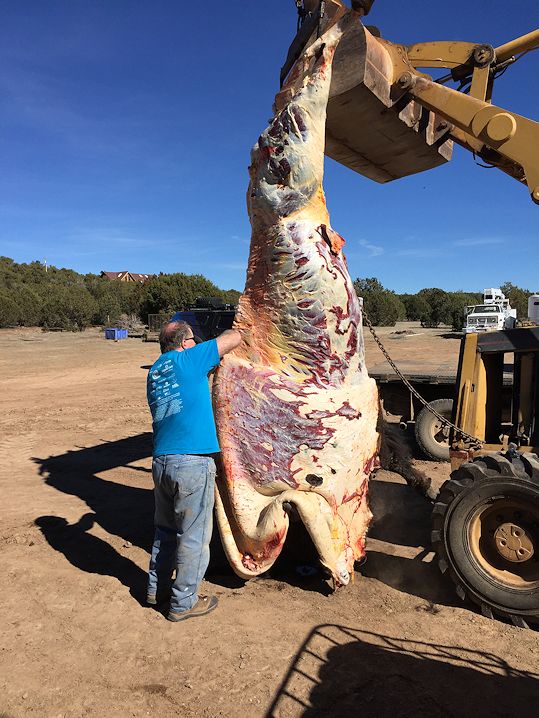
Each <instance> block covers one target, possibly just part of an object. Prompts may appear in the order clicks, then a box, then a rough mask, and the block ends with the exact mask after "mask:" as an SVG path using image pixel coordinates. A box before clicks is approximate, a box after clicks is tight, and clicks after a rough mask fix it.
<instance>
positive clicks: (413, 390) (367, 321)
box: [363, 307, 485, 445]
mask: <svg viewBox="0 0 539 718" xmlns="http://www.w3.org/2000/svg"><path fill="white" fill-rule="evenodd" d="M363 319H364V320H365V324H366V325H367V326H368V327H369V331H370V333H371V334H372V336H373V338H374V341H375V342H376V343H377V344H378V347H379V349H380V351H381V352H382V354H383V355H384V356H385V358H386V359H387V362H388V364H389V366H390V367H391V368H392V369H393V371H394V372H395V374H396V375H397V376H398V377H399V378H400V379H401V381H402V382H403V383H404V385H405V386H406V387H407V388H408V389H409V390H410V392H411V393H412V394H413V395H414V396H415V398H416V399H417V400H418V401H419V402H420V403H421V404H423V406H424V407H425V408H426V409H427V411H430V413H431V414H434V416H435V417H436V418H437V419H438V421H441V422H442V424H443V425H444V426H448V427H449V428H450V429H455V431H457V432H458V433H459V434H460V436H462V438H463V439H468V440H469V441H471V442H472V443H474V444H480V445H482V444H484V443H485V442H484V441H482V440H481V439H478V438H477V437H476V436H472V435H471V434H467V433H466V432H465V431H463V430H462V429H459V427H458V426H456V425H455V424H452V423H451V422H450V421H449V419H446V418H445V417H443V416H442V415H441V414H439V413H438V412H437V411H436V409H433V408H432V406H431V405H430V404H429V402H428V401H427V400H426V399H423V397H422V396H421V394H420V393H419V392H418V391H417V389H416V388H415V387H413V386H412V385H411V384H410V382H409V381H408V379H407V378H406V377H405V376H404V374H403V373H402V372H401V371H400V369H399V368H398V367H397V365H396V364H395V362H394V361H393V359H392V358H391V357H390V356H389V354H388V353H387V351H386V349H385V347H384V345H383V344H382V342H381V341H380V339H379V338H378V336H377V335H376V332H375V331H374V327H373V325H372V323H371V320H370V319H369V317H368V316H367V313H366V312H365V308H364V307H363Z"/></svg>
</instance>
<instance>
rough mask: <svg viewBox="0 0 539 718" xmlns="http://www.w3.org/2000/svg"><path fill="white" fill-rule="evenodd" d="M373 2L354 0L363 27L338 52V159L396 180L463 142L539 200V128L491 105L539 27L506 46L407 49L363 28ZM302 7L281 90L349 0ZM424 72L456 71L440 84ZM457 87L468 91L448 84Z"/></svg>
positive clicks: (538, 42)
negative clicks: (498, 79) (500, 82)
mask: <svg viewBox="0 0 539 718" xmlns="http://www.w3.org/2000/svg"><path fill="white" fill-rule="evenodd" d="M373 2H374V0H353V1H352V10H353V11H355V13H356V16H357V22H355V23H354V24H353V25H352V26H351V27H350V29H349V30H348V31H347V32H346V34H345V36H344V37H343V39H342V40H341V42H340V43H339V47H338V49H337V52H336V55H335V59H334V63H333V76H332V82H331V90H330V99H329V103H328V109H327V125H326V154H327V155H328V157H331V158H333V159H334V160H336V161H337V162H339V163H340V164H343V165H345V166H347V167H349V168H350V169H352V170H355V171H356V172H359V173H360V174H362V175H365V176H366V177H369V178H370V179H373V180H375V181H377V182H389V181H391V180H395V179H398V178H400V177H405V176H407V175H411V174H415V173H417V172H423V171H424V170H428V169H432V168H433V167H436V166H438V165H441V164H443V163H444V162H448V161H449V160H450V159H451V154H452V149H453V142H456V143H458V144H459V145H461V146H462V147H464V148H465V149H467V150H469V151H470V152H472V153H473V154H474V155H475V156H477V157H479V158H480V159H481V160H482V161H483V162H484V163H486V164H488V165H489V166H494V167H497V168H498V169H500V170H502V171H503V172H506V173H507V174H508V175H510V176H511V177H513V178H514V179H516V180H518V181H519V182H522V183H523V184H525V185H527V187H528V190H529V192H530V195H531V198H532V200H533V201H534V202H536V203H539V123H537V122H534V121H533V120H530V119H528V118H526V117H522V116H520V115H517V114H515V113H514V112H511V111H510V110H507V109H504V108H501V107H497V106H496V105H494V104H492V101H491V100H492V90H493V86H494V82H495V80H496V77H498V76H499V75H500V74H501V73H502V72H504V71H505V70H506V69H507V67H508V66H509V65H511V64H513V63H514V62H516V61H517V60H518V59H519V58H520V57H521V56H522V55H523V54H524V53H526V52H528V51H530V50H533V49H537V48H539V30H535V31H533V32H530V33H528V34H527V35H524V36H522V37H519V38H517V39H516V40H512V41H510V42H507V43H506V44H504V45H502V46H500V47H497V48H494V47H492V46H491V45H488V44H483V43H471V42H455V41H439V42H420V43H416V44H414V45H399V44H397V43H394V42H390V41H389V40H386V39H385V38H383V37H382V36H381V34H380V31H379V30H378V28H376V27H372V26H365V25H364V24H363V23H362V21H361V18H362V17H363V16H365V15H367V13H368V12H369V10H370V9H371V6H372V5H373ZM296 5H298V9H299V14H300V22H299V29H298V33H297V35H296V37H295V38H294V40H293V42H292V44H291V46H290V49H289V52H288V57H287V59H286V62H285V64H284V66H283V68H282V70H281V84H282V83H283V82H284V80H285V78H286V76H287V75H288V73H289V71H290V69H291V68H292V66H293V65H294V63H295V62H296V61H297V60H298V59H300V58H301V55H302V53H303V50H304V49H305V47H307V46H308V45H309V44H311V43H312V42H313V41H314V40H315V39H316V38H317V37H318V36H320V35H321V34H322V33H323V32H324V29H325V28H326V27H327V26H328V25H329V24H331V23H332V22H333V21H334V17H335V15H336V14H338V13H341V12H342V11H343V7H344V3H343V2H341V0H325V2H324V1H322V2H316V1H315V0H314V1H313V0H304V2H300V1H299V0H298V2H296ZM300 61H301V60H300ZM419 68H421V69H426V68H434V69H444V68H445V69H447V70H449V72H448V73H447V74H446V75H444V76H443V77H439V78H438V79H436V80H434V79H433V78H432V77H430V76H429V75H427V74H425V73H423V72H420V70H419ZM449 82H455V83H457V85H458V89H452V88H451V87H448V86H447V84H448V83H449Z"/></svg>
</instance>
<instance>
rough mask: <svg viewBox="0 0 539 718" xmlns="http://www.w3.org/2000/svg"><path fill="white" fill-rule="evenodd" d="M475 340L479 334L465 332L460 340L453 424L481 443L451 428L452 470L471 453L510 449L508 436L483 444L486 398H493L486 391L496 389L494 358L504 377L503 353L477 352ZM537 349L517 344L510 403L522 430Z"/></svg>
mask: <svg viewBox="0 0 539 718" xmlns="http://www.w3.org/2000/svg"><path fill="white" fill-rule="evenodd" d="M513 331H516V332H519V333H520V332H523V334H522V335H520V336H522V337H524V336H525V335H524V332H525V331H526V330H524V329H516V330H513ZM478 339H479V335H478V334H467V335H466V336H465V337H464V338H463V340H462V345H461V353H460V360H459V369H458V375H457V393H456V402H455V404H456V406H455V409H454V413H453V423H454V424H455V425H456V426H458V427H459V428H460V429H462V431H463V432H465V433H466V434H469V435H471V436H474V437H476V438H477V439H479V440H480V442H481V445H480V448H479V445H478V444H475V445H474V444H472V443H471V442H470V441H469V440H467V439H465V438H464V437H463V436H462V435H460V434H458V433H457V432H456V431H454V430H452V432H451V437H450V443H451V451H450V454H451V466H452V469H456V468H458V466H460V464H461V463H462V462H463V461H467V460H470V459H471V458H473V457H474V456H480V455H481V454H486V453H490V452H495V451H507V449H508V448H509V441H510V436H509V435H503V436H502V435H500V441H499V443H492V442H491V441H489V442H488V443H485V440H486V439H487V438H488V437H487V424H488V421H489V417H488V408H487V401H488V400H489V399H491V400H492V397H491V396H489V391H490V392H493V391H496V389H495V388H494V387H493V385H492V383H491V379H492V373H493V372H495V371H496V364H495V362H493V358H496V357H498V367H497V368H498V371H499V370H500V366H501V367H502V369H501V371H502V378H503V354H502V352H499V353H488V352H484V353H482V352H480V351H479V348H478ZM538 352H539V347H538V345H537V344H533V346H530V347H529V351H527V350H526V349H525V348H523V347H519V351H518V354H519V355H520V359H519V361H520V364H521V366H520V381H519V386H518V387H515V385H513V405H514V406H516V407H518V416H516V417H513V420H514V422H515V423H516V424H517V429H522V426H525V425H528V424H529V422H530V418H531V416H532V412H533V410H534V409H533V402H532V394H533V382H534V375H533V366H534V360H535V357H536V355H537V353H538ZM506 353H507V352H506ZM516 361H517V360H516V358H515V362H516ZM500 362H501V363H500ZM498 391H499V389H498ZM538 420H539V417H538ZM518 450H519V451H522V452H533V453H539V446H536V445H526V444H524V443H523V444H522V445H521V446H519V447H518Z"/></svg>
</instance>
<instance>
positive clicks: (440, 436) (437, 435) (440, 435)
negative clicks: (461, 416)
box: [431, 412, 451, 449]
mask: <svg viewBox="0 0 539 718" xmlns="http://www.w3.org/2000/svg"><path fill="white" fill-rule="evenodd" d="M441 416H444V417H445V418H446V419H448V420H449V419H451V417H450V416H449V415H446V413H445V412H443V413H441ZM431 436H432V438H433V439H434V441H436V443H437V444H440V446H446V447H447V448H448V449H449V427H448V426H447V424H442V422H441V421H438V419H436V420H435V421H433V422H432V424H431Z"/></svg>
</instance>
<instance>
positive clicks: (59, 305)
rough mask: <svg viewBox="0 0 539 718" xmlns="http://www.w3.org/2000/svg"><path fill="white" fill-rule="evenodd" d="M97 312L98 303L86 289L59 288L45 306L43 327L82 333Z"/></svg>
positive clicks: (80, 287)
mask: <svg viewBox="0 0 539 718" xmlns="http://www.w3.org/2000/svg"><path fill="white" fill-rule="evenodd" d="M96 311H97V305H96V301H95V299H94V298H93V297H92V295H91V294H90V292H88V290H87V289H86V288H85V287H83V286H76V285H72V286H59V287H56V289H55V291H52V292H51V293H50V296H49V297H48V299H47V300H46V301H45V302H44V304H43V318H42V325H43V326H44V327H45V328H46V329H68V330H70V331H82V330H83V329H85V328H86V327H87V326H89V325H90V323H91V321H92V318H93V317H94V316H95V314H96Z"/></svg>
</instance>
